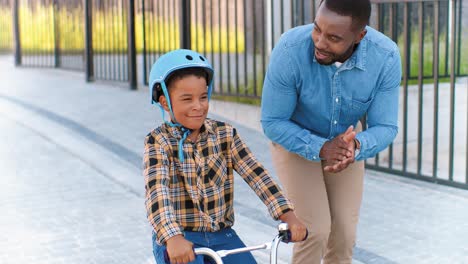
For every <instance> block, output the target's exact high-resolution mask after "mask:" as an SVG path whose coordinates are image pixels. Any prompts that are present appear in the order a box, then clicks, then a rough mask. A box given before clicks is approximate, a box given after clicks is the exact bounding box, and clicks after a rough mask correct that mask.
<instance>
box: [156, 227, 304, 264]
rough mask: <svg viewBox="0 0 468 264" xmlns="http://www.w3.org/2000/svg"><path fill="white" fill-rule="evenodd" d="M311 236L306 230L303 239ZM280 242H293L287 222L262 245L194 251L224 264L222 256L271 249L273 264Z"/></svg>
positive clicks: (166, 255)
mask: <svg viewBox="0 0 468 264" xmlns="http://www.w3.org/2000/svg"><path fill="white" fill-rule="evenodd" d="M308 236H309V231H308V230H306V235H305V237H304V239H303V240H302V241H305V240H306V239H307V237H308ZM280 242H283V243H289V242H291V231H290V230H289V228H288V224H286V223H281V224H279V225H278V235H276V237H275V238H274V239H273V241H272V242H268V243H264V244H262V245H258V246H252V247H243V248H236V249H231V250H218V251H214V250H212V249H210V248H206V247H202V248H195V249H194V250H193V251H194V253H195V255H205V256H208V257H210V258H211V259H212V260H214V261H215V263H216V264H222V263H223V260H222V258H223V257H225V256H227V255H231V254H237V253H242V252H248V251H254V250H258V249H271V251H270V263H271V264H276V263H277V251H278V245H279V243H280ZM164 261H165V262H166V264H169V263H170V259H169V254H168V253H167V249H166V250H164Z"/></svg>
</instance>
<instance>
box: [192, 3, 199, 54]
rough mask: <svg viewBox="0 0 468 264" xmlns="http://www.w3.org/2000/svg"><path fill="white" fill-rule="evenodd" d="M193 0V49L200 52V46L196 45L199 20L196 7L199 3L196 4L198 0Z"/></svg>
mask: <svg viewBox="0 0 468 264" xmlns="http://www.w3.org/2000/svg"><path fill="white" fill-rule="evenodd" d="M194 2H195V8H193V9H192V10H193V12H194V15H195V17H194V18H195V22H194V25H195V34H193V35H194V39H195V41H194V43H195V48H194V49H195V50H196V51H197V52H200V47H199V45H198V39H199V35H198V27H199V22H198V8H199V5H198V0H194ZM192 10H190V12H192Z"/></svg>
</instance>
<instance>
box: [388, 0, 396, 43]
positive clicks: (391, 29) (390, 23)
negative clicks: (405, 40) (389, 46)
mask: <svg viewBox="0 0 468 264" xmlns="http://www.w3.org/2000/svg"><path fill="white" fill-rule="evenodd" d="M389 5H390V7H389V10H388V26H389V29H388V35H389V36H390V38H392V40H393V41H395V42H397V41H396V40H395V33H394V32H395V23H393V20H394V19H395V20H396V19H397V17H395V5H394V4H389Z"/></svg>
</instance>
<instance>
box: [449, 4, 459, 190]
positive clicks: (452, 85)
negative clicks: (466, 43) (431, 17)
mask: <svg viewBox="0 0 468 264" xmlns="http://www.w3.org/2000/svg"><path fill="white" fill-rule="evenodd" d="M450 1H451V2H452V19H451V21H450V23H451V40H450V143H449V144H450V145H449V147H450V150H449V181H453V158H454V156H453V155H454V139H455V37H456V35H455V34H456V32H455V18H456V15H455V14H456V11H457V10H456V8H457V5H456V4H457V1H456V0H450Z"/></svg>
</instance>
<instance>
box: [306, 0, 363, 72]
mask: <svg viewBox="0 0 468 264" xmlns="http://www.w3.org/2000/svg"><path fill="white" fill-rule="evenodd" d="M352 22H353V21H352V18H351V16H341V15H338V14H337V13H335V12H333V11H330V10H329V9H328V8H327V7H326V6H325V4H322V5H321V6H320V8H319V10H318V12H317V16H316V18H315V21H314V28H313V30H312V40H313V42H314V45H315V51H314V56H315V59H316V60H317V62H318V63H320V64H323V65H330V64H333V63H335V62H337V61H338V62H344V61H346V60H347V59H348V58H349V57H350V56H351V54H353V51H354V46H355V45H356V44H357V43H359V42H360V41H361V39H362V38H363V37H364V36H365V34H366V31H365V29H363V30H361V29H356V28H355V27H354V26H353V24H352Z"/></svg>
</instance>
